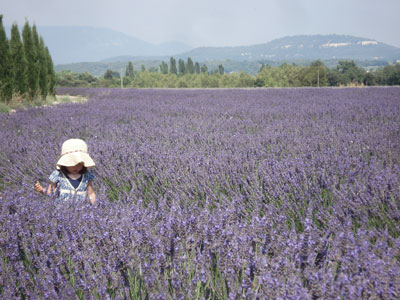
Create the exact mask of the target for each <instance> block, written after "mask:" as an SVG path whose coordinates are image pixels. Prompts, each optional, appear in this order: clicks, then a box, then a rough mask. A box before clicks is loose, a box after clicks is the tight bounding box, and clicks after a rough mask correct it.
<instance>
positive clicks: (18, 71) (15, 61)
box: [10, 24, 27, 95]
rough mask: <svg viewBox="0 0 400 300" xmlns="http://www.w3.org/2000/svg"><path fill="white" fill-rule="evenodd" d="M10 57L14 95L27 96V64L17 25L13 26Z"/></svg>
mask: <svg viewBox="0 0 400 300" xmlns="http://www.w3.org/2000/svg"><path fill="white" fill-rule="evenodd" d="M10 55H11V63H12V69H13V80H12V81H13V91H14V94H19V95H25V93H26V82H27V62H26V59H25V54H24V46H23V45H22V41H21V36H20V34H19V30H18V25H17V24H13V25H12V27H11V39H10Z"/></svg>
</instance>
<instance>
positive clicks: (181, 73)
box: [57, 57, 400, 88]
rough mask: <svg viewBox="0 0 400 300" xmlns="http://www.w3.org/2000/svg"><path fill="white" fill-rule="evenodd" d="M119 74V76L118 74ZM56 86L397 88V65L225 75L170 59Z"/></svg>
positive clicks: (344, 64)
mask: <svg viewBox="0 0 400 300" xmlns="http://www.w3.org/2000/svg"><path fill="white" fill-rule="evenodd" d="M121 73H122V74H121ZM57 85H59V86H75V87H121V86H122V87H125V88H235V87H318V86H319V87H323V86H374V85H400V64H399V63H397V64H396V65H388V66H385V67H383V68H378V69H376V70H371V71H367V70H365V69H363V68H361V67H359V66H358V65H357V64H356V63H355V62H354V61H346V60H342V61H339V63H338V65H337V66H336V67H335V68H327V67H326V66H325V65H324V63H323V62H322V61H321V60H317V61H314V62H312V63H311V64H310V65H309V66H299V65H296V64H287V63H283V64H282V65H281V66H279V67H271V66H269V65H264V64H260V69H259V72H258V74H257V75H251V74H247V73H244V72H240V73H237V72H231V73H226V72H225V70H224V66H223V65H222V64H220V65H219V66H218V68H216V69H214V70H209V68H208V67H207V65H206V64H200V63H198V62H193V60H192V59H191V58H190V57H189V58H188V59H187V60H186V61H184V60H183V59H179V60H178V61H177V60H176V59H175V58H173V57H171V58H170V61H169V63H167V62H165V61H162V62H161V64H160V65H159V68H156V67H152V68H149V69H148V70H146V68H145V67H144V66H143V65H142V66H141V68H140V70H135V69H134V67H133V64H132V62H128V64H127V65H126V68H125V72H117V71H113V70H110V69H109V70H107V71H106V72H105V74H104V75H103V76H101V77H95V76H93V75H91V74H90V73H89V72H85V73H73V72H70V71H62V72H59V73H57Z"/></svg>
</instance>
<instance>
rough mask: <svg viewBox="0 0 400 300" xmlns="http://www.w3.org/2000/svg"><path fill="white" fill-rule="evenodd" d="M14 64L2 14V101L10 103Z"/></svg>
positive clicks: (0, 60)
mask: <svg viewBox="0 0 400 300" xmlns="http://www.w3.org/2000/svg"><path fill="white" fill-rule="evenodd" d="M12 91H13V86H12V64H11V56H10V47H9V43H8V40H7V36H6V31H5V30H4V26H3V15H0V101H3V102H6V103H8V102H9V101H11V98H12Z"/></svg>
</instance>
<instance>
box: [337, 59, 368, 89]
mask: <svg viewBox="0 0 400 300" xmlns="http://www.w3.org/2000/svg"><path fill="white" fill-rule="evenodd" d="M336 69H337V71H338V72H339V74H340V75H341V83H342V84H349V83H362V82H363V81H364V76H365V71H364V70H363V69H361V68H360V67H358V66H357V65H356V63H355V62H354V61H345V60H341V61H339V64H338V65H337V67H336Z"/></svg>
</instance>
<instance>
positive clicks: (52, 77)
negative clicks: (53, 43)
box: [45, 47, 56, 96]
mask: <svg viewBox="0 0 400 300" xmlns="http://www.w3.org/2000/svg"><path fill="white" fill-rule="evenodd" d="M45 55H46V62H47V82H48V83H47V90H48V93H49V95H51V96H55V95H56V90H55V85H56V73H55V72H54V63H53V59H52V58H51V55H50V51H49V48H47V47H46V48H45Z"/></svg>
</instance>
